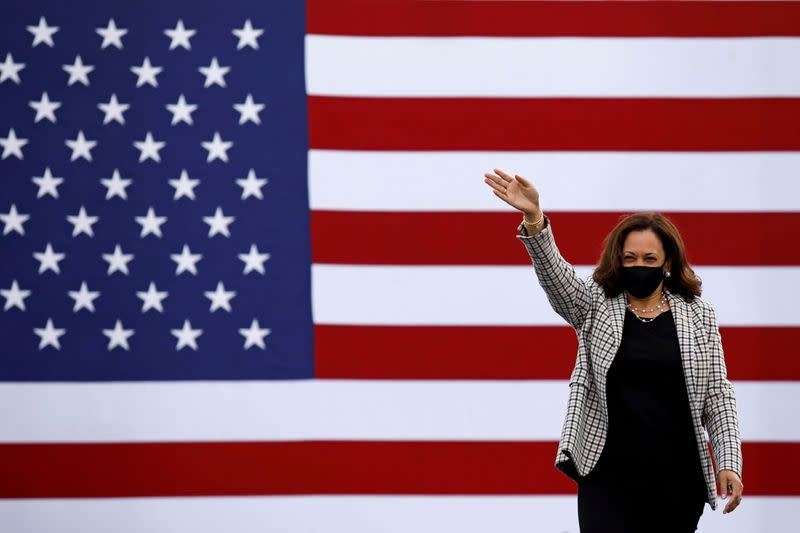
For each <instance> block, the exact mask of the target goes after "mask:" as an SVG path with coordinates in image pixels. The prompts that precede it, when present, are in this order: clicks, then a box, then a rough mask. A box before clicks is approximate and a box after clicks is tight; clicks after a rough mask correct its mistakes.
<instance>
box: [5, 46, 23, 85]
mask: <svg viewBox="0 0 800 533" xmlns="http://www.w3.org/2000/svg"><path fill="white" fill-rule="evenodd" d="M24 68H25V63H14V58H13V57H12V56H11V54H10V53H7V54H6V60H5V61H4V62H3V63H0V83H3V82H4V81H6V80H11V81H13V82H14V83H17V84H19V83H20V79H19V71H20V70H22V69H24Z"/></svg>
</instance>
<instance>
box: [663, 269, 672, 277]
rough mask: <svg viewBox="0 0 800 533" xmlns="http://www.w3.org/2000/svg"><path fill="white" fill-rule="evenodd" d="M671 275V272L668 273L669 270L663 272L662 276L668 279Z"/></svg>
mask: <svg viewBox="0 0 800 533" xmlns="http://www.w3.org/2000/svg"><path fill="white" fill-rule="evenodd" d="M671 275H672V272H670V271H669V270H667V271H666V272H664V276H665V277H670V276H671Z"/></svg>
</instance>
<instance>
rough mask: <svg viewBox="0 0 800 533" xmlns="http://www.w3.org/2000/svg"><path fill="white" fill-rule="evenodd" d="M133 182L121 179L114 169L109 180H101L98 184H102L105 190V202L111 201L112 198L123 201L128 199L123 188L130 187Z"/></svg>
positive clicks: (117, 171)
mask: <svg viewBox="0 0 800 533" xmlns="http://www.w3.org/2000/svg"><path fill="white" fill-rule="evenodd" d="M132 182H133V180H129V179H122V178H121V177H120V175H119V170H117V169H116V168H115V169H114V173H113V174H112V175H111V178H110V179H108V178H101V179H100V183H102V184H103V186H104V187H106V189H108V190H107V191H106V200H109V199H111V198H112V197H114V196H119V197H120V198H122V199H123V200H127V199H128V195H127V193H126V192H125V188H126V187H127V186H128V185H130V184H131V183H132Z"/></svg>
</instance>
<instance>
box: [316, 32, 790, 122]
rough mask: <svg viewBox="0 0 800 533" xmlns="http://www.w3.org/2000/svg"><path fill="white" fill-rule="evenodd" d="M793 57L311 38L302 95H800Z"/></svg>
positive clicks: (510, 41)
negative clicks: (305, 90) (303, 93)
mask: <svg viewBox="0 0 800 533" xmlns="http://www.w3.org/2000/svg"><path fill="white" fill-rule="evenodd" d="M798 57H800V39H798V38H795V37H759V38H752V37H746V38H704V37H701V38H664V37H647V38H629V37H625V38H596V37H592V38H584V37H541V38H539V37H537V38H530V37H528V38H523V37H513V38H493V37H444V38H442V37H350V36H331V35H307V36H306V88H307V91H308V94H311V95H347V96H435V97H439V96H497V97H550V96H553V97H564V96H567V97H568V96H588V97H606V96H617V97H641V96H653V97H676V96H678V97H687V96H702V97H735V96H797V95H800V69H798V68H797V58H798ZM491 127H495V125H492V126H491ZM496 127H502V125H496ZM534 127H535V125H534Z"/></svg>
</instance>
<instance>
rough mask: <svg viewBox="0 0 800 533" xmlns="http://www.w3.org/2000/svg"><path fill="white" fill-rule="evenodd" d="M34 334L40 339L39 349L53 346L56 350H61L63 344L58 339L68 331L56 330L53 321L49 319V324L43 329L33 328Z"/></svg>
mask: <svg viewBox="0 0 800 533" xmlns="http://www.w3.org/2000/svg"><path fill="white" fill-rule="evenodd" d="M33 332H34V333H35V334H36V335H37V336H38V337H39V349H40V350H41V349H42V348H44V347H46V346H53V347H54V348H55V349H56V350H60V349H61V343H60V342H58V338H59V337H61V336H62V335H63V334H64V333H66V332H67V330H66V329H63V328H56V327H55V326H54V325H53V319H52V318H48V319H47V324H46V325H45V327H43V328H33Z"/></svg>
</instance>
